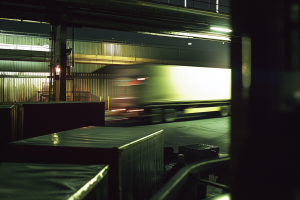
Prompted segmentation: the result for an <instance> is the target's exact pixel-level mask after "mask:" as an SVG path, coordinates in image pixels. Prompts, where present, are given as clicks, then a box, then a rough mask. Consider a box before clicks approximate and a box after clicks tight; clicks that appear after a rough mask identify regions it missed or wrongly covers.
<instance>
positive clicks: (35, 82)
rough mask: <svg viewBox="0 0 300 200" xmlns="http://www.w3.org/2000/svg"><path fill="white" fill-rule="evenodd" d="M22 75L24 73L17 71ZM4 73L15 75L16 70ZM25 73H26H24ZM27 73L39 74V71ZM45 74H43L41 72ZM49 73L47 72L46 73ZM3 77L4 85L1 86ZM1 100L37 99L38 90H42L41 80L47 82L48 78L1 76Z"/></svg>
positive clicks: (21, 100)
mask: <svg viewBox="0 0 300 200" xmlns="http://www.w3.org/2000/svg"><path fill="white" fill-rule="evenodd" d="M18 74H19V75H24V73H18ZM5 75H17V74H16V72H5ZM25 75H26V74H25ZM27 75H33V76H34V75H41V74H40V73H27ZM43 75H45V74H43ZM47 75H49V74H47ZM3 79H4V87H3ZM1 80H2V82H1V86H2V87H1V88H2V89H1V91H2V93H1V97H2V99H1V101H3V96H2V94H3V88H4V102H15V101H17V102H35V101H37V100H38V98H37V97H38V95H37V94H38V93H37V92H38V91H41V90H42V85H43V82H49V81H48V78H1Z"/></svg>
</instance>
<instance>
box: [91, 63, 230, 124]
mask: <svg viewBox="0 0 300 200" xmlns="http://www.w3.org/2000/svg"><path fill="white" fill-rule="evenodd" d="M96 73H103V74H114V76H115V77H116V78H115V79H114V80H113V85H114V86H113V87H114V91H115V94H114V95H113V98H111V99H110V102H109V104H110V108H111V111H112V112H115V113H116V114H118V115H123V116H125V117H148V118H149V119H150V120H151V121H152V123H161V122H172V121H174V120H175V119H176V117H178V116H184V115H192V114H194V113H203V112H206V113H214V114H219V116H228V115H230V113H231V112H230V100H231V69H225V68H211V67H190V66H175V65H172V66H171V65H158V64H137V65H110V66H105V67H103V68H101V69H99V70H98V71H97V72H96Z"/></svg>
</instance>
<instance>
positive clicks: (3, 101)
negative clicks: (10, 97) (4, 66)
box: [2, 76, 5, 103]
mask: <svg viewBox="0 0 300 200" xmlns="http://www.w3.org/2000/svg"><path fill="white" fill-rule="evenodd" d="M4 79H5V78H4V76H3V96H2V98H3V103H4V83H5V82H4Z"/></svg>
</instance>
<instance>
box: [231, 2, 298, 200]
mask: <svg viewBox="0 0 300 200" xmlns="http://www.w3.org/2000/svg"><path fill="white" fill-rule="evenodd" d="M231 6H232V29H233V35H234V36H235V37H233V38H232V39H233V42H232V43H231V66H232V85H233V86H232V118H231V120H232V121H231V141H232V143H231V156H232V168H231V170H232V171H231V172H232V182H231V187H232V199H233V200H239V199H243V200H248V199H249V200H250V199H252V200H253V199H256V200H260V199H296V196H297V195H299V194H300V187H299V186H300V184H299V183H300V181H299V180H300V179H299V176H300V173H299V168H300V165H299V163H300V162H299V161H300V160H299V158H300V156H299V154H300V148H299V147H300V145H299V144H298V141H299V140H298V135H299V133H300V128H299V124H300V112H299V111H300V109H299V108H300V73H299V59H297V58H298V57H299V50H298V49H299V1H292V0H285V1H271V0H265V1H259V0H243V1H240V0H232V2H231Z"/></svg>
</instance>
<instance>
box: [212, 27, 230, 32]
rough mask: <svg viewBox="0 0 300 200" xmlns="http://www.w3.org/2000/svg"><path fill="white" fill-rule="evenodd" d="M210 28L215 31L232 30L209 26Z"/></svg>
mask: <svg viewBox="0 0 300 200" xmlns="http://www.w3.org/2000/svg"><path fill="white" fill-rule="evenodd" d="M210 29H211V30H215V31H222V32H226V33H228V32H232V30H230V29H228V28H221V27H210Z"/></svg>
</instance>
